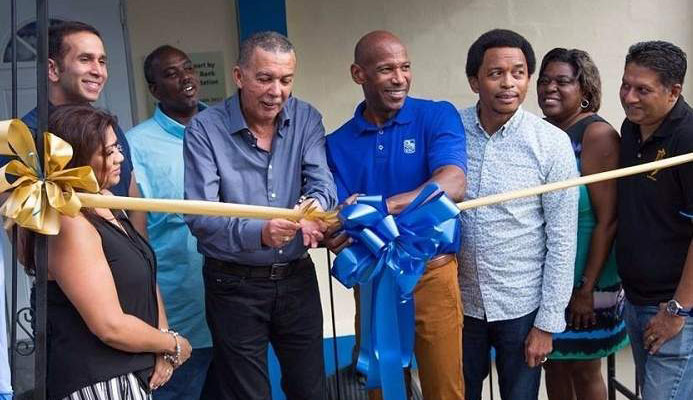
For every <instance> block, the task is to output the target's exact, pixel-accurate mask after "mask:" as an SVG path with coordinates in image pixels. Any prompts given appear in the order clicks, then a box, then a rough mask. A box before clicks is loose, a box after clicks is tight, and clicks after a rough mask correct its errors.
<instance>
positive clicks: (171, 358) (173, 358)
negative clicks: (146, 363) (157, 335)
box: [161, 329, 180, 368]
mask: <svg viewBox="0 0 693 400" xmlns="http://www.w3.org/2000/svg"><path fill="white" fill-rule="evenodd" d="M161 332H163V333H168V334H169V335H171V336H173V340H175V341H176V353H175V354H173V355H171V354H169V353H166V352H164V360H166V361H168V362H169V363H170V364H171V365H172V366H173V368H178V366H180V342H178V332H176V331H174V330H172V329H161Z"/></svg>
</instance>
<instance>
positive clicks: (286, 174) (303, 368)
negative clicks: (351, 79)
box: [184, 32, 336, 400]
mask: <svg viewBox="0 0 693 400" xmlns="http://www.w3.org/2000/svg"><path fill="white" fill-rule="evenodd" d="M295 66H296V58H295V53H294V50H293V46H292V45H291V43H290V42H289V41H288V39H286V38H285V37H284V36H282V35H279V34H277V33H274V32H263V33H259V34H255V35H253V36H251V37H249V38H248V39H246V40H245V41H244V42H243V43H242V44H241V48H240V55H239V60H238V63H237V65H236V66H235V67H234V70H233V78H234V81H235V83H236V85H237V86H238V88H239V91H238V94H237V95H236V96H233V97H231V98H229V99H227V100H225V101H224V102H223V103H221V104H219V105H216V106H213V107H210V108H208V109H207V110H205V111H203V112H201V113H199V114H198V115H197V116H196V117H195V118H193V120H192V121H191V123H190V125H189V126H188V128H186V132H185V144H184V158H185V197H186V198H187V199H193V200H208V201H222V202H228V203H243V204H253V205H261V206H273V207H284V208H292V207H294V206H299V207H303V206H305V205H306V204H308V203H310V202H315V203H316V204H317V206H318V208H320V209H323V210H327V209H330V208H333V207H334V206H335V203H336V190H335V186H334V182H333V180H332V175H331V174H330V171H329V169H328V167H327V163H326V159H325V147H324V143H325V137H324V135H325V131H324V128H323V125H322V117H321V116H320V113H319V112H318V111H317V110H316V109H315V108H313V107H312V106H311V105H309V104H308V103H305V102H303V101H301V100H298V99H296V98H294V97H291V88H292V84H293V78H294V71H295ZM301 200H303V201H301ZM298 203H301V204H300V205H298ZM186 222H187V223H188V225H189V226H190V229H191V231H192V233H193V234H194V235H195V236H196V237H197V240H198V249H199V251H200V252H201V253H202V254H203V255H204V256H205V265H204V269H203V274H204V279H205V290H206V308H207V309H206V313H207V321H208V323H209V325H210V330H211V332H212V339H213V345H214V358H213V361H212V367H211V371H210V376H211V379H208V383H210V385H207V387H206V388H205V393H203V395H202V398H214V399H238V400H246V399H260V398H269V397H270V395H269V393H270V388H269V382H268V380H267V345H268V343H270V342H271V344H272V346H273V348H274V349H275V351H276V353H277V356H278V358H279V362H280V364H281V367H282V372H283V374H284V376H283V379H282V381H283V382H284V385H283V389H284V391H285V392H286V395H287V397H288V398H289V399H291V398H301V399H316V400H317V399H323V398H324V397H325V383H324V367H323V351H322V308H321V305H320V295H319V292H318V286H317V280H316V278H315V271H314V267H313V264H312V262H311V261H310V258H309V257H308V255H307V253H306V247H307V246H311V245H313V246H314V245H315V244H317V242H318V241H319V240H322V233H321V231H324V228H326V227H325V226H324V225H322V224H317V223H313V222H309V221H305V220H302V221H299V222H292V221H288V220H284V219H273V220H270V221H263V220H256V219H247V218H221V217H208V216H192V215H189V216H186ZM297 233H299V234H298V235H297Z"/></svg>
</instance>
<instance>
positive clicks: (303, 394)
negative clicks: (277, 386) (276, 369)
mask: <svg viewBox="0 0 693 400" xmlns="http://www.w3.org/2000/svg"><path fill="white" fill-rule="evenodd" d="M203 276H204V282H205V300H206V313H207V323H208V325H209V328H210V331H211V333H212V342H213V345H214V350H213V358H212V364H211V366H210V369H209V373H208V375H207V382H206V384H205V389H204V391H203V393H202V397H201V398H202V399H205V400H267V399H271V397H272V396H271V389H270V383H269V375H268V370H267V345H268V343H271V344H272V347H273V348H274V351H275V352H276V354H277V358H278V359H279V365H280V367H281V372H282V380H281V385H282V389H283V390H284V393H285V394H286V396H287V398H288V400H324V399H326V397H327V392H326V385H325V366H324V358H323V337H322V306H321V305H320V293H319V291H318V281H317V278H316V276H315V267H314V265H313V262H312V261H311V260H310V258H306V259H303V260H301V261H300V265H298V266H297V268H295V270H294V273H292V274H291V275H289V276H287V277H285V278H283V279H280V280H270V279H269V278H244V277H240V276H236V275H232V274H230V273H228V271H224V268H223V266H218V265H215V264H213V263H205V266H204V269H203Z"/></svg>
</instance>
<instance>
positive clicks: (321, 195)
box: [302, 109, 337, 210]
mask: <svg viewBox="0 0 693 400" xmlns="http://www.w3.org/2000/svg"><path fill="white" fill-rule="evenodd" d="M302 156H303V160H302V175H303V176H302V177H303V182H304V183H303V188H302V193H303V194H304V195H305V196H307V197H312V198H315V199H316V200H318V202H320V205H321V206H322V208H323V210H330V209H332V208H334V207H335V206H336V205H337V189H336V188H335V183H334V179H333V178H332V173H331V172H330V169H329V167H328V166H327V158H326V155H325V128H324V126H323V124H322V116H321V115H320V113H318V112H317V111H316V110H314V109H311V112H310V115H309V117H308V132H307V134H306V141H305V145H304V147H303V154H302Z"/></svg>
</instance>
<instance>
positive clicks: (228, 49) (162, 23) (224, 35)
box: [126, 0, 238, 121]
mask: <svg viewBox="0 0 693 400" xmlns="http://www.w3.org/2000/svg"><path fill="white" fill-rule="evenodd" d="M126 2H127V14H128V29H129V30H130V45H131V48H132V62H133V72H134V77H133V78H134V80H135V88H136V93H137V109H138V116H139V120H140V121H143V120H145V119H147V118H149V117H150V115H148V114H149V112H148V110H147V101H148V100H147V93H148V90H147V85H146V81H145V80H144V72H143V70H142V67H143V64H144V57H146V56H147V54H149V53H150V52H151V51H152V50H154V49H155V48H157V47H159V46H160V45H162V44H170V45H172V46H174V47H178V48H180V49H181V50H183V51H185V52H195V53H199V52H214V51H221V52H222V54H223V59H224V64H225V65H226V70H227V71H228V74H227V75H226V92H227V93H232V92H233V85H232V83H231V75H230V71H231V67H232V66H233V64H234V62H235V60H236V57H237V55H238V29H237V27H236V26H237V25H236V5H235V3H234V2H233V1H230V0H204V1H199V2H189V1H180V0H126Z"/></svg>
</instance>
